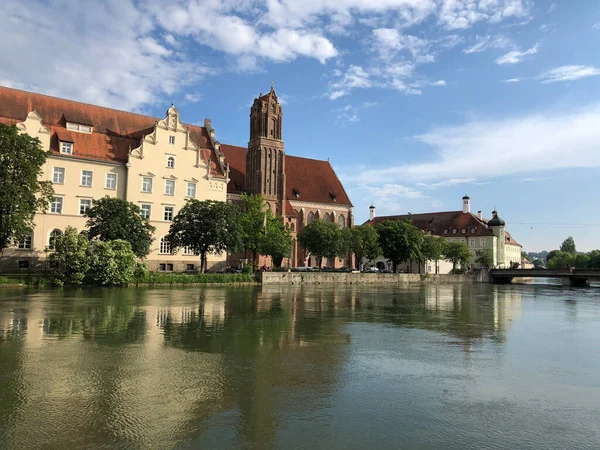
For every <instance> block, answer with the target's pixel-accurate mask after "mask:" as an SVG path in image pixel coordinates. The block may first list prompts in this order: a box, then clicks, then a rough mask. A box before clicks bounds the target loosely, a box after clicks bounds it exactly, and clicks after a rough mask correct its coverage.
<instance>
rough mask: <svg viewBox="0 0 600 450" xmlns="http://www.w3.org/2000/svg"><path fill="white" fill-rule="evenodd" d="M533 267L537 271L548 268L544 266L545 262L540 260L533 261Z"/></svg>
mask: <svg viewBox="0 0 600 450" xmlns="http://www.w3.org/2000/svg"><path fill="white" fill-rule="evenodd" d="M532 263H533V267H535V268H536V269H544V268H545V267H546V266H545V265H544V261H542V260H541V259H540V258H535V259H534V260H533V261H532Z"/></svg>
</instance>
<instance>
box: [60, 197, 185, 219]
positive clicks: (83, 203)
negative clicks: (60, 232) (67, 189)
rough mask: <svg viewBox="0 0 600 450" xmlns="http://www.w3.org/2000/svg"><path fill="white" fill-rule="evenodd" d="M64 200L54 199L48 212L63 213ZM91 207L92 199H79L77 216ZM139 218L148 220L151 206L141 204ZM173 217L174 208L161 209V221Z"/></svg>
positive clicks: (61, 198) (165, 207) (83, 213)
mask: <svg viewBox="0 0 600 450" xmlns="http://www.w3.org/2000/svg"><path fill="white" fill-rule="evenodd" d="M63 205H64V199H63V197H54V199H53V200H52V202H51V203H50V212H51V213H54V214H62V212H63ZM91 207H92V199H90V198H80V199H79V214H80V215H82V216H83V215H85V213H87V212H88V210H89V209H90V208H91ZM140 209H141V216H142V217H143V218H145V219H148V220H150V218H151V215H152V205H148V204H143V205H141V206H140ZM174 215H175V207H173V206H164V207H163V220H165V221H167V222H170V221H172V220H173V217H174Z"/></svg>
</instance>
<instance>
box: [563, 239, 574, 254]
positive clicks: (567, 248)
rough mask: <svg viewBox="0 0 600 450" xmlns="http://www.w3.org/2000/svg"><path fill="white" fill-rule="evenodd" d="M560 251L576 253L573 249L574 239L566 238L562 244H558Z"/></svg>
mask: <svg viewBox="0 0 600 450" xmlns="http://www.w3.org/2000/svg"><path fill="white" fill-rule="evenodd" d="M560 251H562V252H566V253H573V254H574V253H577V249H576V248H575V239H573V238H572V237H571V236H569V237H568V238H566V239H565V240H564V241H563V243H562V244H560Z"/></svg>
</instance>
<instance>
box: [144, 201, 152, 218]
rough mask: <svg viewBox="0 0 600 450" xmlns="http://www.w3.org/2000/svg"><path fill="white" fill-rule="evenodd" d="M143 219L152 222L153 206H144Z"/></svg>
mask: <svg viewBox="0 0 600 450" xmlns="http://www.w3.org/2000/svg"><path fill="white" fill-rule="evenodd" d="M141 209H142V217H143V218H144V219H148V220H150V213H151V212H152V206H150V205H142V207H141Z"/></svg>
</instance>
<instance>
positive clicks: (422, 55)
mask: <svg viewBox="0 0 600 450" xmlns="http://www.w3.org/2000/svg"><path fill="white" fill-rule="evenodd" d="M373 36H374V38H375V44H376V48H377V50H378V51H379V54H380V55H381V57H382V58H383V59H387V58H390V57H391V56H393V55H394V54H395V53H397V52H401V51H406V52H408V53H410V54H411V56H412V57H413V59H414V60H415V62H418V63H428V62H433V61H434V60H435V57H434V56H433V55H432V54H430V53H429V52H428V51H429V48H430V46H431V42H429V41H428V40H426V39H421V38H419V37H417V36H411V35H407V34H402V33H401V32H400V31H398V30H396V29H395V28H377V29H376V30H373Z"/></svg>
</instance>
